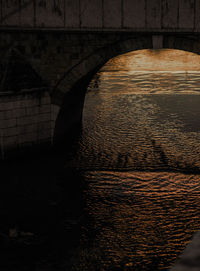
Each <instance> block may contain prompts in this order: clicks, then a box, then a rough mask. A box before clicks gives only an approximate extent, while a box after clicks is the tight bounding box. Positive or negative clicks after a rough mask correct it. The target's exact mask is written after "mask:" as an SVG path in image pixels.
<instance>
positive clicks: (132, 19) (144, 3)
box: [0, 0, 200, 32]
mask: <svg viewBox="0 0 200 271" xmlns="http://www.w3.org/2000/svg"><path fill="white" fill-rule="evenodd" d="M8 27H9V28H10V27H14V28H17V29H18V28H19V29H22V28H28V29H40V30H41V29H46V28H47V29H52V30H53V29H62V30H73V31H74V30H79V31H85V30H89V31H91V30H100V31H113V30H115V31H116V30H117V31H128V30H129V31H139V32H140V31H143V32H144V31H157V32H166V31H167V32H175V31H176V32H186V31H188V32H199V31H200V1H199V0H187V1H185V0H151V1H150V0H106V1H104V0H1V1H0V28H1V29H3V28H8Z"/></svg>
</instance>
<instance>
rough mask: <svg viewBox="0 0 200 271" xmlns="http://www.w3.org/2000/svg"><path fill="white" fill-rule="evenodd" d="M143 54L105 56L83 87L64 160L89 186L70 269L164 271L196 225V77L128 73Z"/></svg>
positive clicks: (199, 140) (199, 131) (199, 181)
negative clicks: (79, 119) (77, 129)
mask: <svg viewBox="0 0 200 271" xmlns="http://www.w3.org/2000/svg"><path fill="white" fill-rule="evenodd" d="M141 57H144V56H141ZM141 57H139V56H137V57H136V58H135V59H134V58H132V60H130V58H129V56H127V57H126V58H125V59H124V60H122V58H117V59H114V60H112V61H110V62H109V63H108V64H107V65H106V66H104V67H103V68H102V69H101V70H100V71H99V72H98V73H97V74H96V75H95V77H94V78H93V80H92V82H91V83H90V85H89V87H88V91H87V95H86V99H85V107H84V116H83V130H82V134H81V136H80V138H79V141H78V142H77V144H76V146H75V149H76V152H73V153H71V155H70V156H69V159H67V160H66V164H65V165H66V168H73V169H75V170H80V172H81V175H82V178H83V180H84V183H85V186H84V190H83V198H84V211H83V220H82V222H81V231H80V243H79V245H78V246H77V248H76V251H75V252H74V256H73V257H72V260H71V261H72V270H84V271H86V270H167V269H168V268H169V266H170V265H171V264H172V263H173V262H174V261H175V260H176V258H177V256H178V255H179V254H180V253H181V252H182V250H183V249H184V247H185V246H186V244H187V243H188V242H189V241H190V239H191V238H192V235H193V233H194V232H196V231H197V230H199V225H200V218H199V206H200V176H199V174H198V172H199V168H200V159H199V158H200V107H199V104H200V88H199V82H200V73H199V71H198V70H195V69H194V70H192V71H189V70H187V71H183V70H181V65H180V67H179V68H180V69H178V70H177V69H172V66H173V65H174V62H173V61H172V62H173V65H172V63H171V64H169V66H168V69H165V70H153V69H149V70H148V71H147V70H144V69H143V70H138V71H136V70H133V69H132V64H131V63H134V61H135V63H136V62H137V61H138V62H139V61H141ZM131 61H132V62H131ZM127 63H128V64H127ZM182 64H183V63H182ZM170 65H172V66H170ZM117 268H118V269H117Z"/></svg>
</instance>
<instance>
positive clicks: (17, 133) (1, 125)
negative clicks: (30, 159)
mask: <svg viewBox="0 0 200 271" xmlns="http://www.w3.org/2000/svg"><path fill="white" fill-rule="evenodd" d="M53 116H55V114H52V113H51V99H50V96H49V93H48V92H47V91H45V90H31V91H22V92H20V93H19V94H14V93H0V150H1V158H4V157H5V156H6V154H7V152H8V151H9V150H14V149H20V148H23V147H29V146H33V145H39V144H43V143H50V142H51V139H52V135H53V133H52V130H53V129H54V122H55V121H54V119H56V117H53ZM52 118H53V121H52Z"/></svg>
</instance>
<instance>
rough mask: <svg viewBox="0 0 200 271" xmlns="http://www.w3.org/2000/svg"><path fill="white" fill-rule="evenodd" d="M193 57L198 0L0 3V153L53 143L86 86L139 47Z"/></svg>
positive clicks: (199, 27) (198, 39) (77, 114)
mask: <svg viewBox="0 0 200 271" xmlns="http://www.w3.org/2000/svg"><path fill="white" fill-rule="evenodd" d="M151 48H153V49H162V48H170V49H181V50H186V51H190V52H194V53H197V54H199V53H200V1H199V0H187V1H185V0H151V1H150V0H106V1H105V0H57V1H55V0H54V1H53V0H48V1H47V0H0V152H1V157H2V158H3V157H5V155H6V153H7V151H8V150H12V149H20V148H22V147H24V146H32V145H34V146H35V145H40V144H44V143H47V144H49V143H52V142H55V141H59V140H60V138H62V137H63V136H65V135H66V134H70V133H71V130H72V127H73V126H74V125H77V124H79V123H80V122H81V117H82V109H83V103H84V96H85V92H86V86H87V84H88V83H89V82H90V80H91V78H92V76H93V75H94V74H95V72H96V71H97V70H98V69H99V68H100V67H101V66H102V65H104V64H105V63H106V62H107V61H108V60H109V59H110V58H112V57H115V56H117V55H119V54H123V53H126V52H130V51H133V50H140V49H151Z"/></svg>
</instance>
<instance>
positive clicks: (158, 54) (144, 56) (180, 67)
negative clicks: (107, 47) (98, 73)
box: [102, 49, 200, 73]
mask: <svg viewBox="0 0 200 271" xmlns="http://www.w3.org/2000/svg"><path fill="white" fill-rule="evenodd" d="M110 67H111V68H112V70H120V71H129V72H130V73H134V72H140V71H148V72H151V71H157V72H162V71H170V72H172V71H173V72H180V71H200V56H199V55H197V54H195V53H191V52H186V51H182V50H172V49H162V50H138V51H133V52H130V53H127V54H123V55H119V56H117V57H115V58H113V59H111V60H109V61H108V62H107V63H106V65H104V67H103V68H102V71H107V70H109V68H110Z"/></svg>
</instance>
